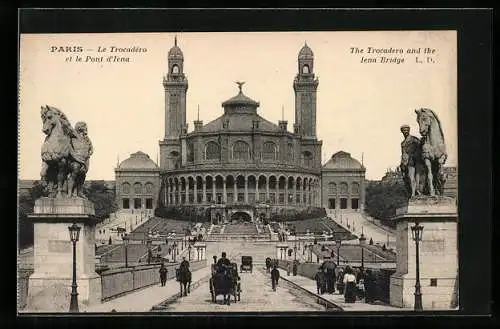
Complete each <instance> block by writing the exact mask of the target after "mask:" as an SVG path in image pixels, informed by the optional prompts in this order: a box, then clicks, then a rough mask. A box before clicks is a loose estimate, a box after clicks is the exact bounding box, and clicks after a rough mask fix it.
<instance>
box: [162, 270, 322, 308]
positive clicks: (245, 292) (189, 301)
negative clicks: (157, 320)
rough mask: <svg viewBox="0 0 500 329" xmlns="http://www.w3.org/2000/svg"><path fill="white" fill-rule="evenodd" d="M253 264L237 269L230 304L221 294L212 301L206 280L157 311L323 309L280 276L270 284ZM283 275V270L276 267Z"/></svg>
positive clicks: (267, 275)
mask: <svg viewBox="0 0 500 329" xmlns="http://www.w3.org/2000/svg"><path fill="white" fill-rule="evenodd" d="M256 267H258V268H256ZM256 267H254V270H253V272H252V273H250V272H244V273H240V277H241V290H242V292H241V300H240V301H237V302H234V297H232V298H231V305H224V304H223V303H222V296H218V297H217V303H213V302H212V299H211V295H210V287H209V284H208V282H204V283H203V284H201V285H200V286H199V287H198V288H196V289H194V290H193V291H191V293H190V294H189V295H188V296H186V297H182V298H179V299H177V300H176V301H174V302H173V303H171V304H168V305H166V306H165V308H164V309H162V310H159V311H158V312H287V311H289V312H293V311H295V312H297V311H325V307H324V306H322V305H319V304H317V303H316V302H315V300H314V299H313V298H311V297H309V296H307V295H306V294H305V293H304V292H301V291H299V290H297V289H294V288H291V287H290V286H289V285H287V284H285V282H283V281H282V280H280V282H279V284H278V287H277V289H276V291H273V289H272V287H271V279H270V274H267V273H265V270H264V269H263V265H257V266H256ZM280 272H281V274H282V275H284V273H283V272H284V271H280Z"/></svg>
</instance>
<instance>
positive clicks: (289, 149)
mask: <svg viewBox="0 0 500 329" xmlns="http://www.w3.org/2000/svg"><path fill="white" fill-rule="evenodd" d="M288 161H293V143H288Z"/></svg>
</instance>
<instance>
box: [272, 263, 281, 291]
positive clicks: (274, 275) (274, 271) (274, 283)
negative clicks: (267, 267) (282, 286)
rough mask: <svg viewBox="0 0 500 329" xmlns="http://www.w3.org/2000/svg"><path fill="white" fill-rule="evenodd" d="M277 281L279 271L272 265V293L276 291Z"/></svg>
mask: <svg viewBox="0 0 500 329" xmlns="http://www.w3.org/2000/svg"><path fill="white" fill-rule="evenodd" d="M279 279H280V271H279V270H278V268H277V266H276V265H274V266H273V269H272V270H271V284H272V287H273V291H276V286H277V285H278V281H279Z"/></svg>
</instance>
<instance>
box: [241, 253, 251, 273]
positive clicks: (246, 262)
mask: <svg viewBox="0 0 500 329" xmlns="http://www.w3.org/2000/svg"><path fill="white" fill-rule="evenodd" d="M252 270H253V264H252V256H241V265H240V272H243V271H245V272H248V271H250V273H252Z"/></svg>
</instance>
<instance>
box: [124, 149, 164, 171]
mask: <svg viewBox="0 0 500 329" xmlns="http://www.w3.org/2000/svg"><path fill="white" fill-rule="evenodd" d="M118 169H159V168H158V166H157V165H156V163H154V161H153V160H151V159H150V158H149V155H147V154H146V153H144V152H141V151H138V152H135V153H132V154H131V155H130V158H128V159H126V160H123V161H122V163H120V165H119V166H118Z"/></svg>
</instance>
